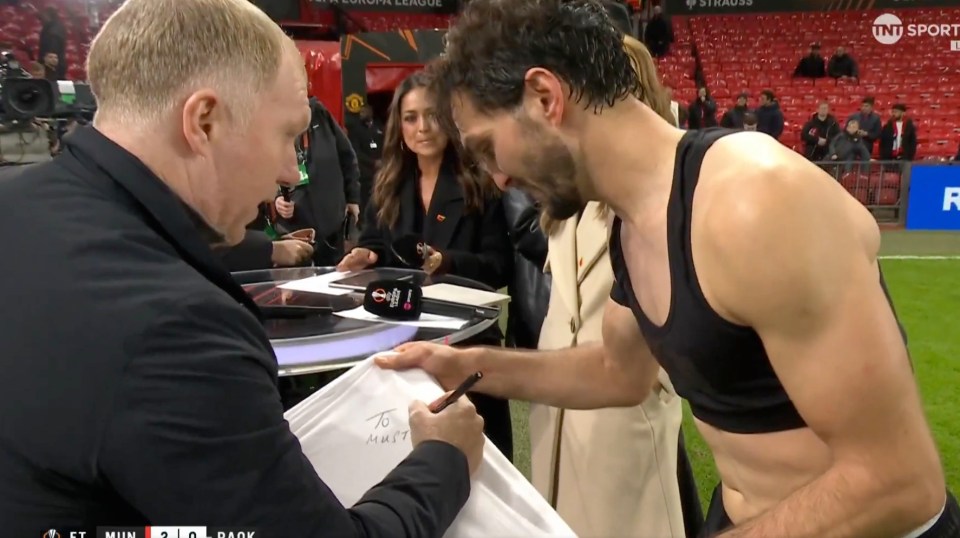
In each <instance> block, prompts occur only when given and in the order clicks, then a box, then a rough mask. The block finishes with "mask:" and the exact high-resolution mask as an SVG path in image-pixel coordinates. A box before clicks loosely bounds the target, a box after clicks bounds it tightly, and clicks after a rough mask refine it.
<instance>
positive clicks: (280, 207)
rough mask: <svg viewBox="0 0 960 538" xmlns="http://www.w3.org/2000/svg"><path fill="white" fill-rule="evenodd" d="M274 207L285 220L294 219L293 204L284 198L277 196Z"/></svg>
mask: <svg viewBox="0 0 960 538" xmlns="http://www.w3.org/2000/svg"><path fill="white" fill-rule="evenodd" d="M273 205H274V206H276V208H277V214H279V215H280V216H281V217H283V218H285V219H292V218H293V207H294V205H293V202H288V201H286V200H284V199H283V197H282V196H277V199H276V200H274V201H273Z"/></svg>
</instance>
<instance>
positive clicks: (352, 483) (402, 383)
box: [285, 357, 576, 538]
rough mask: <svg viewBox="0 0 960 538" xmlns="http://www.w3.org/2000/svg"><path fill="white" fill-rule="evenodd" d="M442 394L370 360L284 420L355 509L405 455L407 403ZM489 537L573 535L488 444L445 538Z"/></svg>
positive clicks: (422, 378)
mask: <svg viewBox="0 0 960 538" xmlns="http://www.w3.org/2000/svg"><path fill="white" fill-rule="evenodd" d="M441 395H443V390H441V389H440V386H439V385H437V383H436V382H435V381H433V379H431V378H430V377H429V376H428V375H427V374H426V373H424V372H423V371H422V370H411V371H407V372H392V371H387V370H381V369H380V368H378V367H377V366H376V365H374V364H373V359H372V357H371V358H370V359H367V360H366V361H364V362H361V363H360V364H358V365H356V366H354V367H353V368H352V369H350V370H349V371H348V372H347V373H345V374H344V375H342V376H340V377H339V378H338V379H337V380H336V381H334V382H333V383H331V384H329V385H327V386H326V387H324V388H322V389H320V390H319V391H318V392H316V393H315V394H313V395H312V396H310V397H309V398H307V399H306V400H304V401H302V402H300V403H299V404H298V405H297V406H295V407H294V408H293V409H290V410H289V411H287V413H286V415H285V416H286V419H287V421H289V423H290V429H291V430H292V431H293V433H294V435H296V436H297V437H298V438H299V439H300V445H301V447H302V448H303V453H304V454H305V455H306V456H307V458H308V459H309V460H310V463H312V464H313V466H314V468H315V469H316V470H317V474H318V475H319V476H320V477H321V478H322V479H323V481H324V482H325V483H326V484H327V486H329V487H330V489H331V490H332V491H333V493H334V494H335V495H336V496H337V498H338V499H339V500H340V502H341V503H343V505H344V506H352V505H353V504H355V503H356V502H357V501H358V500H360V498H361V497H362V496H363V494H364V493H365V492H366V491H367V490H369V489H370V488H371V487H373V486H375V485H376V484H378V483H379V482H380V481H381V480H383V479H384V477H386V475H387V473H389V472H390V471H391V470H392V469H393V468H394V467H396V466H397V465H398V464H399V463H400V462H401V461H402V460H403V459H404V458H405V457H407V456H408V455H409V454H410V451H411V450H412V448H413V447H412V445H411V443H410V437H409V430H410V426H409V421H408V416H409V415H408V411H407V407H408V405H409V404H410V402H411V401H413V400H421V401H423V402H431V401H433V400H435V399H437V398H439V397H440V396H441ZM491 536H524V537H528V536H530V537H533V536H537V537H547V536H562V537H575V536H576V535H575V534H574V533H573V531H572V530H571V529H570V527H569V526H567V524H566V523H564V522H563V520H562V519H560V516H559V515H557V513H556V512H555V511H554V510H553V508H551V507H550V505H549V504H548V503H547V502H546V501H545V500H544V499H543V497H542V496H541V495H540V494H539V493H538V492H537V490H536V489H534V487H533V486H532V485H531V484H530V482H528V481H527V479H526V478H524V477H523V475H522V474H520V471H518V470H517V469H516V467H514V466H513V465H511V464H510V462H509V461H508V460H507V458H505V457H504V456H503V454H501V453H500V451H499V450H497V448H496V447H495V446H494V445H493V443H491V442H490V440H489V439H488V440H487V442H486V444H485V445H484V447H483V462H482V463H481V465H480V470H479V471H478V472H477V474H476V475H475V476H474V477H473V481H472V483H471V491H470V499H469V500H468V501H467V504H466V505H465V506H464V507H463V510H461V512H460V515H459V516H457V518H456V519H455V520H454V522H453V525H451V527H450V528H449V529H448V530H447V532H446V534H444V537H445V538H488V537H491Z"/></svg>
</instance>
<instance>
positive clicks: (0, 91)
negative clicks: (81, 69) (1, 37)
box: [0, 51, 96, 161]
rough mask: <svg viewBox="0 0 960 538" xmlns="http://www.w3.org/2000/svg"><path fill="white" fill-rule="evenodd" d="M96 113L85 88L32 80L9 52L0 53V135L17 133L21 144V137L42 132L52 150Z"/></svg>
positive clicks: (0, 158) (93, 101)
mask: <svg viewBox="0 0 960 538" xmlns="http://www.w3.org/2000/svg"><path fill="white" fill-rule="evenodd" d="M64 90H66V91H64ZM95 112H96V101H95V100H94V98H93V93H92V92H91V91H90V87H89V86H88V85H86V84H81V83H75V82H68V81H61V82H51V81H49V80H47V79H43V78H32V77H31V76H30V75H29V73H27V71H26V70H25V69H24V68H23V66H21V65H20V62H19V61H18V60H17V58H16V56H14V54H13V53H12V52H10V51H0V134H2V133H20V135H19V137H20V140H21V143H23V141H24V139H23V133H27V132H36V130H37V129H40V130H41V132H42V131H44V130H45V131H48V133H49V137H50V146H51V147H54V146H57V145H58V144H56V143H55V142H59V140H60V138H61V137H62V136H63V135H64V133H65V132H66V131H67V129H68V127H69V126H70V125H71V124H79V125H85V124H86V123H88V122H90V121H92V120H93V115H94V113H95ZM21 149H22V148H21ZM21 153H22V151H21ZM3 160H4V159H3V156H2V154H0V161H3Z"/></svg>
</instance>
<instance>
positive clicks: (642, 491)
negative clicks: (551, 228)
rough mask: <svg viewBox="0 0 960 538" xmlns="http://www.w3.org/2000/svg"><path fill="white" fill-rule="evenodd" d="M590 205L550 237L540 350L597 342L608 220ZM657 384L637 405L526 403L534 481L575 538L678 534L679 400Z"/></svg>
mask: <svg viewBox="0 0 960 538" xmlns="http://www.w3.org/2000/svg"><path fill="white" fill-rule="evenodd" d="M597 208H598V205H597V204H596V203H590V204H589V205H588V206H587V209H586V211H584V214H583V217H582V219H579V222H578V218H577V217H574V218H572V219H570V220H568V221H565V222H564V223H563V224H562V225H561V228H560V230H559V231H557V232H556V233H554V234H553V235H552V236H551V238H550V251H549V256H548V261H547V268H546V270H548V271H550V272H551V273H552V276H553V285H552V290H551V293H550V307H549V310H548V312H547V317H546V318H545V319H544V323H543V329H542V331H541V333H540V349H558V348H563V347H568V346H572V345H577V344H581V343H586V342H595V341H599V340H600V339H601V332H600V328H601V325H602V318H603V308H604V304H605V303H606V301H607V299H608V298H609V296H610V288H611V286H612V285H613V271H612V269H611V267H610V258H609V255H608V253H607V238H608V235H609V234H608V232H607V222H606V220H605V219H603V218H601V217H600V216H599V213H598V211H597ZM660 380H661V385H662V388H661V389H660V390H658V391H657V393H655V394H651V396H650V397H649V398H648V399H647V400H646V401H645V402H644V403H643V404H641V405H639V406H637V407H631V408H615V409H601V410H595V411H573V410H560V409H557V408H552V407H547V406H543V405H531V407H530V443H531V459H532V466H531V474H532V482H533V484H534V486H536V488H537V489H538V490H539V491H540V493H541V494H543V496H544V497H545V498H546V499H547V500H548V501H549V502H550V503H551V504H552V505H553V506H554V507H555V508H556V509H557V512H558V513H559V514H560V516H561V517H562V518H563V519H564V520H565V521H566V522H567V523H568V524H569V525H570V526H571V527H572V528H573V530H574V531H575V532H576V533H577V535H578V536H580V537H581V538H588V537H617V538H626V537H643V538H647V537H649V538H670V537H677V538H682V537H683V536H684V530H683V514H682V512H681V507H680V493H679V488H678V486H677V443H678V435H679V430H680V420H681V407H680V398H679V397H678V396H677V395H676V393H675V392H674V391H673V387H672V385H670V382H669V379H668V378H667V377H666V374H665V373H664V372H663V371H662V370H661V373H660Z"/></svg>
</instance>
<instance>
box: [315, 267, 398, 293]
mask: <svg viewBox="0 0 960 538" xmlns="http://www.w3.org/2000/svg"><path fill="white" fill-rule="evenodd" d="M413 277H414V275H412V274H410V271H405V270H402V269H389V268H383V269H365V270H363V271H359V272H356V273H351V274H350V275H349V276H346V277H344V278H342V279H340V280H334V281H333V282H331V283H330V286H331V287H333V288H345V289H348V290H359V291H364V290H366V289H367V285H368V284H370V283H371V282H374V281H377V280H411V281H412V280H413Z"/></svg>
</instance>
